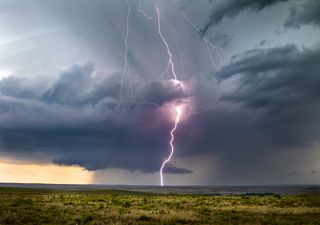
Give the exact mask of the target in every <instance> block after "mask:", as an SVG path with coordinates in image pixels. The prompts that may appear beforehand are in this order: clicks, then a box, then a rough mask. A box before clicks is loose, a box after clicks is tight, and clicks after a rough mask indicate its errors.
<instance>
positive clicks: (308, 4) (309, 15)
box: [284, 0, 320, 28]
mask: <svg viewBox="0 0 320 225" xmlns="http://www.w3.org/2000/svg"><path fill="white" fill-rule="evenodd" d="M308 24H311V25H315V26H319V25H320V2H319V1H318V0H305V1H301V2H300V4H297V6H294V7H292V8H291V10H290V15H289V17H288V18H287V20H286V22H285V24H284V26H285V27H287V28H288V27H293V28H300V27H301V26H303V25H308Z"/></svg>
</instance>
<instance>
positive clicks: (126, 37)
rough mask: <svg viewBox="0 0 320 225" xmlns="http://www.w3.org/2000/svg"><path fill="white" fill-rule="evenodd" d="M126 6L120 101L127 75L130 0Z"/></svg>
mask: <svg viewBox="0 0 320 225" xmlns="http://www.w3.org/2000/svg"><path fill="white" fill-rule="evenodd" d="M127 5H128V13H127V18H126V24H127V28H126V36H125V39H124V45H125V53H124V65H123V70H122V77H121V86H120V100H121V99H122V94H123V93H122V92H123V81H124V77H125V75H126V73H127V68H128V37H129V32H130V30H129V18H130V13H131V4H130V0H127Z"/></svg>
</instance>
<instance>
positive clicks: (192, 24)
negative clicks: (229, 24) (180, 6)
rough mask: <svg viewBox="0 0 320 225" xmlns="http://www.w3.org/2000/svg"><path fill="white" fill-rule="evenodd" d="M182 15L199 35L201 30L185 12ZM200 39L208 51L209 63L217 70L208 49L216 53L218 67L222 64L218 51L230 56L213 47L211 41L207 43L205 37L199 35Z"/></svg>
mask: <svg viewBox="0 0 320 225" xmlns="http://www.w3.org/2000/svg"><path fill="white" fill-rule="evenodd" d="M182 15H183V17H184V19H185V20H186V21H187V22H188V23H189V24H190V25H191V26H192V27H193V28H194V29H195V30H196V31H197V32H198V33H199V34H200V33H201V29H200V28H199V27H198V26H197V25H196V24H195V23H194V22H192V20H191V19H190V18H189V17H188V16H187V15H186V14H185V12H183V11H182ZM201 39H202V40H203V41H204V44H205V46H206V48H207V50H208V54H209V58H210V60H211V63H212V65H213V67H214V68H216V69H217V68H218V66H217V64H216V63H215V62H214V59H213V55H212V52H211V49H210V47H211V48H212V49H214V50H216V53H217V55H218V58H219V62H220V65H222V64H223V63H222V61H223V60H222V56H221V54H220V51H222V52H223V53H225V54H226V55H228V56H231V54H230V53H228V52H227V51H225V50H223V49H221V48H219V47H217V46H215V45H214V44H213V43H212V42H211V41H209V40H208V39H207V38H206V37H205V36H202V35H201Z"/></svg>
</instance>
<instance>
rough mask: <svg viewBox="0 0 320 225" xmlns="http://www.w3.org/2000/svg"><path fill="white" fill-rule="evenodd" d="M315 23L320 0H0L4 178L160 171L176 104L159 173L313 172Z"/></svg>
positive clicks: (318, 98)
mask: <svg viewBox="0 0 320 225" xmlns="http://www.w3.org/2000/svg"><path fill="white" fill-rule="evenodd" d="M157 10H158V12H159V14H157ZM319 37H320V2H319V1H318V0H108V1H106V0H90V1H88V0H56V1H49V0H45V1H44V0H0V182H25V183H76V184H78V183H79V184H91V183H93V184H129V185H159V184H160V178H159V175H160V174H159V170H160V168H161V165H162V163H163V161H164V160H166V159H167V158H168V156H169V154H170V145H169V142H170V138H171V136H170V132H171V131H172V129H173V128H174V125H175V122H176V116H177V115H176V111H175V108H176V107H181V110H182V112H181V118H180V121H179V123H178V124H177V129H176V130H175V131H174V133H173V134H174V138H175V139H174V141H173V144H174V147H175V150H174V153H173V155H172V158H171V160H170V161H169V162H168V163H167V164H166V165H165V168H164V180H165V184H166V185H264V184H320V163H319V161H320V145H319V143H320V117H319V115H320V89H319V87H320V63H319V62H320V39H319ZM167 47H168V48H167ZM170 59H171V62H172V64H170V61H169V60H170ZM175 76H176V77H175Z"/></svg>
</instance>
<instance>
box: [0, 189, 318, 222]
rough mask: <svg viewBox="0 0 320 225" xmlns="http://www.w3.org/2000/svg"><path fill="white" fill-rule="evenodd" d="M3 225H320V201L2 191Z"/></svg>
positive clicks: (310, 197)
mask: <svg viewBox="0 0 320 225" xmlns="http://www.w3.org/2000/svg"><path fill="white" fill-rule="evenodd" d="M4 224H10V225H12V224H23V225H28V224H33V225H34V224H79V225H80V224H172V225H174V224H230V225H231V224H232V225H235V224H254V225H256V224H265V225H273V224H285V225H289V224H303V225H304V224H307V225H308V224H319V225H320V195H316V194H314V195H299V196H298V195H297V196H279V195H267V196H201V195H165V194H150V193H139V192H129V191H118V190H106V191H62V190H39V189H19V188H0V225H4Z"/></svg>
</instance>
